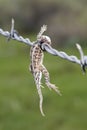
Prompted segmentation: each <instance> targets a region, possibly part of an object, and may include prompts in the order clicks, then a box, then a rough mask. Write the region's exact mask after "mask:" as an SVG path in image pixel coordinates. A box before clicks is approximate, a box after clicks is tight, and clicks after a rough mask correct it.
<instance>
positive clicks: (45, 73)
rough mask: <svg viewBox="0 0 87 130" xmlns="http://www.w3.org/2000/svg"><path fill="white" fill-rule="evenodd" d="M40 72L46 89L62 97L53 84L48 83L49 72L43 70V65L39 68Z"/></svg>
mask: <svg viewBox="0 0 87 130" xmlns="http://www.w3.org/2000/svg"><path fill="white" fill-rule="evenodd" d="M40 69H41V72H42V74H43V75H44V78H45V84H46V85H47V87H48V88H49V89H50V90H51V89H53V90H54V91H56V92H57V93H58V94H59V95H60V96H61V95H62V94H61V93H60V91H59V89H58V87H56V86H55V84H52V83H50V76H49V72H48V70H47V69H46V68H45V66H44V65H41V66H40Z"/></svg>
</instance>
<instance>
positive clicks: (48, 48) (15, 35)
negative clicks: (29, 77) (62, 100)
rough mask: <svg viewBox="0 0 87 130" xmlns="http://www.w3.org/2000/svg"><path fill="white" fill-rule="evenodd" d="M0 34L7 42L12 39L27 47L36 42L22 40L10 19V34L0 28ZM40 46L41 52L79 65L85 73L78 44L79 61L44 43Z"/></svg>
mask: <svg viewBox="0 0 87 130" xmlns="http://www.w3.org/2000/svg"><path fill="white" fill-rule="evenodd" d="M0 34H1V35H3V36H5V37H7V39H8V41H9V40H10V39H13V40H17V41H19V42H22V43H25V44H27V45H29V46H33V45H34V43H36V42H37V41H34V42H31V41H30V39H29V38H23V37H22V36H20V35H19V34H18V32H17V31H16V30H15V29H14V19H12V23H11V31H10V32H8V31H4V30H3V29H1V28H0ZM37 44H40V43H38V42H37ZM40 46H41V49H42V50H46V51H47V52H48V53H50V54H52V55H55V56H59V57H61V58H63V59H66V60H68V61H71V62H74V63H77V64H79V65H81V67H82V70H83V72H85V67H87V56H84V53H83V50H82V48H81V46H80V45H79V44H76V47H77V49H78V51H79V53H80V57H81V59H80V60H79V59H78V58H77V57H76V56H73V55H70V56H69V55H68V54H66V53H65V52H63V51H58V50H56V49H54V48H52V47H51V46H50V45H48V44H46V43H44V44H41V45H40Z"/></svg>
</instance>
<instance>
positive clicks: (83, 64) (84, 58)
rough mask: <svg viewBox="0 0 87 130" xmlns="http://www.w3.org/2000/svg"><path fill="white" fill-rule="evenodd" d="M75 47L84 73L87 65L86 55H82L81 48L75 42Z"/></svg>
mask: <svg viewBox="0 0 87 130" xmlns="http://www.w3.org/2000/svg"><path fill="white" fill-rule="evenodd" d="M76 47H77V49H78V51H79V53H80V57H81V60H80V64H81V67H82V71H83V73H86V70H85V67H87V56H84V53H83V50H82V48H81V46H80V45H79V44H78V43H76Z"/></svg>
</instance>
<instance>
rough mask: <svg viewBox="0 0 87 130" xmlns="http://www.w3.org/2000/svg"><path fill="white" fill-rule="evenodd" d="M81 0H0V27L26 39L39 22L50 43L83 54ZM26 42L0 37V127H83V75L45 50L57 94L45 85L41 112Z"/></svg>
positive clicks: (86, 92) (86, 125)
mask: <svg viewBox="0 0 87 130" xmlns="http://www.w3.org/2000/svg"><path fill="white" fill-rule="evenodd" d="M86 12H87V1H86V0H66V1H65V0H47V1H46V0H44V1H41V0H36V1H34V0H28V1H26V0H7V1H5V0H0V16H1V17H0V28H3V29H4V30H10V23H11V18H12V17H13V18H14V19H15V28H16V29H17V30H18V31H19V33H20V34H21V35H23V36H24V37H29V38H30V39H31V41H33V40H36V35H37V33H38V32H39V30H40V27H41V26H42V25H43V24H47V25H48V30H47V32H46V34H47V35H49V36H50V37H51V39H52V43H53V47H55V48H56V49H58V50H62V51H65V52H67V53H68V54H69V55H76V56H77V57H79V53H78V51H77V49H76V47H75V43H76V42H79V43H80V44H81V45H82V47H83V50H84V52H85V54H87V43H86V42H87V38H86V34H87V24H86V23H87V17H86ZM29 51H30V47H28V46H26V45H24V44H22V43H20V42H17V41H12V40H11V41H10V42H9V43H8V42H7V40H6V39H5V38H4V37H3V36H0V130H24V129H25V130H87V75H86V74H85V75H83V74H82V71H81V68H80V66H78V65H77V64H74V63H70V62H68V61H66V60H63V59H61V58H59V57H54V56H52V55H50V54H47V53H45V58H44V65H45V66H46V67H47V69H48V70H49V72H50V77H51V82H52V83H55V84H56V85H57V86H58V87H59V88H60V91H61V93H62V97H60V96H59V95H57V94H56V93H55V92H54V91H49V89H48V88H47V87H46V86H45V84H44V79H43V80H42V81H43V86H45V88H44V89H42V91H43V97H44V102H43V109H44V112H45V114H46V116H45V117H42V115H41V114H40V111H39V98H38V94H37V90H36V86H35V84H34V80H33V77H32V74H31V73H30V72H29V70H28V66H29V64H30V57H29Z"/></svg>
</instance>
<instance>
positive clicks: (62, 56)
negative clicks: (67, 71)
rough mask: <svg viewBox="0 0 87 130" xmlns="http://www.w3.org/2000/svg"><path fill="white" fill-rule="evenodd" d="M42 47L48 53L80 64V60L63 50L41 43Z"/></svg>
mask: <svg viewBox="0 0 87 130" xmlns="http://www.w3.org/2000/svg"><path fill="white" fill-rule="evenodd" d="M43 48H44V49H45V50H46V51H47V52H49V53H50V54H52V55H55V56H59V57H61V58H63V59H66V60H68V61H71V62H74V63H77V64H81V62H80V60H79V59H78V58H77V57H76V56H73V55H71V56H69V55H68V54H66V53H65V52H63V51H58V50H56V49H54V48H52V47H51V46H49V45H43Z"/></svg>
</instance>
